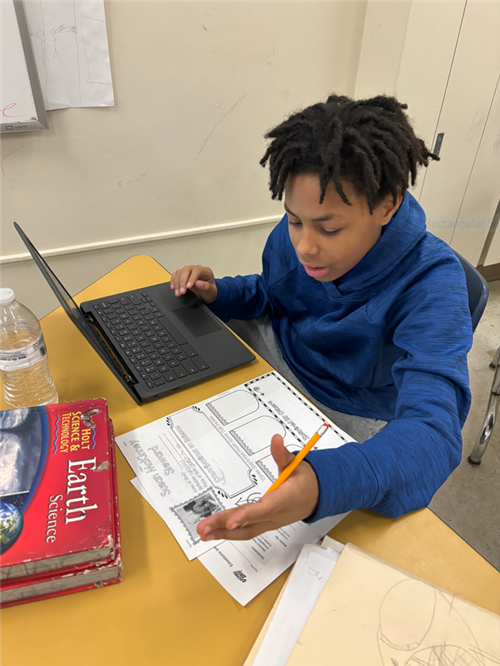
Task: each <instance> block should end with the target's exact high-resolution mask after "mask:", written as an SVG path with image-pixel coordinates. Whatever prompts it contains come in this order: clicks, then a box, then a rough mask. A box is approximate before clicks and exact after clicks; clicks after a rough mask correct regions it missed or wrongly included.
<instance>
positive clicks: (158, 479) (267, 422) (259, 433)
mask: <svg viewBox="0 0 500 666" xmlns="http://www.w3.org/2000/svg"><path fill="white" fill-rule="evenodd" d="M324 421H325V417H324V415H323V414H321V413H320V412H318V411H317V410H316V408H315V407H314V406H313V405H312V404H311V403H310V402H308V401H307V400H305V398H303V397H302V396H301V395H300V394H299V393H297V391H295V389H294V388H293V387H292V386H291V385H290V384H289V383H288V382H286V381H285V380H284V379H283V378H282V377H281V376H280V375H278V374H277V373H275V372H270V373H268V374H266V375H263V376H262V377H258V378H257V379H254V380H252V381H250V382H247V383H246V384H242V385H241V386H238V387H236V388H234V389H231V390H230V391H226V392H225V393H223V394H220V395H218V396H215V397H213V398H210V399H208V400H205V401H204V402H200V403H198V404H197V405H193V406H192V407H189V408H188V409H184V410H181V411H179V412H176V413H175V414H171V415H169V416H167V417H165V418H162V419H158V420H157V421H154V422H153V423H150V424H148V425H146V426H143V427H142V428H139V429H137V430H134V431H131V432H129V433H127V434H125V435H121V436H120V437H117V439H116V442H117V444H118V446H119V447H120V450H121V451H122V453H123V455H124V456H125V458H126V459H127V461H128V462H129V464H130V466H131V467H132V469H133V470H134V472H135V474H136V475H137V477H138V482H139V483H140V484H141V486H142V488H141V487H140V486H139V485H137V484H134V485H135V486H136V487H137V488H138V489H139V490H140V491H141V492H142V493H143V494H144V495H145V496H146V497H147V498H148V500H149V501H150V503H151V504H152V506H153V507H154V508H155V509H156V511H158V513H159V514H160V515H161V517H162V518H163V519H164V520H165V522H166V523H167V525H168V526H169V528H170V529H171V531H172V533H173V534H174V536H175V537H176V539H177V541H178V542H179V544H180V545H181V547H182V548H183V550H184V552H185V553H186V555H187V556H188V558H189V559H193V558H195V557H199V558H200V562H202V563H203V565H204V566H205V567H206V568H207V569H208V570H209V571H210V572H211V573H212V575H213V576H214V577H215V578H217V580H218V581H219V582H220V583H221V584H222V585H223V586H224V587H225V589H226V590H227V591H228V592H229V593H230V594H232V595H233V596H234V598H235V599H237V600H238V601H239V602H240V603H241V604H246V603H248V601H250V599H252V598H253V597H254V596H255V595H256V594H258V592H260V591H261V590H262V589H264V588H265V587H266V586H267V585H269V583H271V582H272V581H273V580H274V579H275V578H276V577H277V576H279V575H280V574H281V573H282V572H283V571H285V569H286V568H287V567H289V566H290V565H291V564H292V563H293V562H294V561H295V559H296V558H297V556H298V554H299V552H300V550H301V548H302V546H303V544H304V543H314V542H316V541H318V539H319V538H321V537H322V536H323V535H324V534H325V533H326V532H328V531H329V530H330V529H331V528H332V527H333V526H334V525H336V524H337V523H338V522H339V521H340V520H341V519H342V518H343V515H341V516H334V517H330V518H325V519H324V520H322V521H318V522H316V523H314V524H312V525H308V524H306V523H302V522H299V523H295V524H293V525H289V526H287V527H285V528H281V529H279V530H276V531H273V532H268V533H266V534H263V535H262V536H260V537H257V538H256V539H252V540H250V541H245V542H229V541H228V542H220V541H219V542H214V541H209V542H206V543H204V542H202V541H201V540H200V538H199V536H198V534H197V532H196V526H197V524H198V523H199V522H200V520H202V519H203V518H205V517H207V516H209V515H211V514H213V513H215V512H217V511H221V510H224V509H229V508H231V507H234V506H237V505H238V504H243V503H245V502H256V501H258V500H259V499H260V497H262V495H263V494H264V493H265V491H266V490H267V489H268V488H269V486H270V485H271V483H272V482H273V481H274V479H275V478H276V476H277V473H278V470H277V467H276V465H275V463H274V461H273V459H272V456H271V454H270V452H269V444H270V440H271V437H272V435H273V434H275V433H276V432H278V433H281V434H282V435H283V437H284V440H285V445H286V446H287V448H288V449H289V450H290V451H299V450H300V449H301V448H302V446H303V445H304V444H305V443H306V442H307V441H308V440H309V438H310V436H311V435H312V434H313V433H314V432H316V430H317V429H318V428H319V426H320V425H321V424H322V423H323V422H324ZM346 441H349V438H348V436H347V435H346V434H345V433H344V432H342V431H341V430H339V429H337V428H336V427H335V426H334V425H333V424H331V428H330V429H329V430H328V431H327V432H326V433H325V435H324V436H323V437H322V438H321V439H320V440H319V442H318V443H317V444H316V446H315V448H316V449H319V448H336V447H338V446H341V445H342V444H344V443H345V442H346Z"/></svg>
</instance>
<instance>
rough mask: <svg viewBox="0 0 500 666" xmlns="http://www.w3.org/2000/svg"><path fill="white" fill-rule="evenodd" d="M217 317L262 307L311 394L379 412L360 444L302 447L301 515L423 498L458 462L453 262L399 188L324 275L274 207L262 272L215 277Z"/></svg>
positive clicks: (461, 371) (389, 508)
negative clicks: (369, 240)
mask: <svg viewBox="0 0 500 666" xmlns="http://www.w3.org/2000/svg"><path fill="white" fill-rule="evenodd" d="M217 287H218V291H219V293H218V297H217V300H216V301H215V303H213V304H212V305H211V309H212V310H213V312H214V313H215V314H217V315H218V316H219V317H220V318H221V319H223V320H224V321H227V320H229V319H231V318H235V319H255V318H258V317H261V316H263V315H264V314H267V313H269V314H270V315H271V322H272V327H273V330H274V333H275V335H276V338H277V340H278V342H279V344H280V346H281V351H282V353H283V357H284V359H285V360H286V362H287V363H288V365H289V366H290V368H291V369H292V371H293V372H294V373H295V375H296V376H297V377H298V378H299V379H300V381H301V382H302V383H303V384H304V386H305V387H306V388H307V389H308V390H309V391H310V392H311V394H312V395H313V396H314V397H315V398H317V399H318V400H320V401H321V402H322V403H324V404H325V405H328V406H329V407H331V408H333V409H335V410H337V411H339V412H344V413H347V414H357V415H359V416H367V417H373V418H379V419H384V420H387V421H389V423H388V424H387V426H386V427H385V428H384V429H383V430H382V431H381V432H379V433H378V434H377V435H375V436H374V437H372V438H371V439H369V440H367V441H366V442H364V443H363V444H359V443H356V442H353V443H349V444H345V445H344V446H342V447H340V448H338V449H334V450H326V451H314V452H312V453H310V454H309V455H308V456H307V460H308V461H309V463H310V464H311V465H312V467H313V469H314V471H315V473H316V476H317V477H318V482H319V489H320V494H319V503H318V506H317V509H316V511H315V513H314V514H313V516H311V517H310V519H309V520H311V521H313V520H319V519H320V518H323V517H325V516H329V515H335V514H338V513H343V512H345V511H349V510H352V509H362V508H369V509H373V510H374V511H378V512H380V513H384V514H386V515H388V516H391V517H397V516H400V515H402V514H404V513H407V512H408V511H413V510H415V509H419V508H422V507H424V506H427V504H428V503H429V502H430V500H431V498H432V496H433V495H434V493H435V492H436V490H437V489H438V488H439V487H440V486H441V484H442V483H443V482H444V481H445V480H446V478H447V477H448V476H449V474H450V473H451V472H452V471H453V470H454V469H455V467H456V466H457V465H458V464H459V462H460V460H461V450H462V436H461V429H462V426H463V424H464V422H465V419H466V417H467V413H468V411H469V407H470V391H469V387H468V371H467V352H468V350H469V349H470V347H471V344H472V325H471V318H470V313H469V308H468V297H467V287H466V282H465V275H464V272H463V269H462V267H461V265H460V263H459V261H458V259H457V258H456V256H455V255H454V253H453V251H452V250H451V249H450V248H449V247H448V245H446V243H444V242H443V241H441V240H439V239H438V238H436V237H435V236H433V235H432V234H431V233H429V232H428V231H427V230H426V226H425V213H424V211H423V210H422V208H421V207H420V205H419V204H418V202H417V201H416V200H415V198H414V197H413V196H412V195H411V194H410V193H409V192H407V193H406V194H405V196H404V198H403V201H402V203H401V206H400V207H399V209H398V211H397V213H396V214H395V215H394V216H393V217H392V219H391V221H390V222H389V224H388V225H386V227H385V229H384V232H383V234H382V235H381V237H380V238H379V240H378V241H377V243H376V244H375V245H374V247H373V248H372V249H371V250H370V251H369V252H368V253H367V254H366V255H365V256H364V257H363V259H361V261H360V262H359V263H358V264H356V266H354V268H352V269H351V270H350V271H348V272H347V273H346V274H345V275H343V276H342V277H341V278H339V279H338V280H335V282H326V283H325V282H319V281H317V280H315V279H314V278H312V277H309V276H308V275H307V274H306V272H305V270H304V268H303V266H302V265H301V264H300V263H299V261H298V259H297V255H296V253H295V250H294V248H293V246H292V243H291V242H290V238H289V235H288V219H287V216H286V215H285V216H284V217H283V219H282V220H281V222H280V223H279V224H278V225H277V226H276V227H275V228H274V229H273V231H272V232H271V234H270V236H269V238H268V241H267V244H266V247H265V249H264V254H263V272H262V275H249V276H246V277H241V276H238V277H235V278H230V277H226V278H223V279H221V280H217Z"/></svg>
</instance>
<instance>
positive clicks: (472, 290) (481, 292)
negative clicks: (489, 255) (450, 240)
mask: <svg viewBox="0 0 500 666" xmlns="http://www.w3.org/2000/svg"><path fill="white" fill-rule="evenodd" d="M453 251H454V250H453ZM454 252H455V251H454ZM455 254H456V255H457V258H458V260H459V261H460V263H461V264H462V268H463V269H464V273H465V280H466V282H467V292H468V294H469V310H470V316H471V319H472V330H473V331H475V330H476V328H477V325H478V324H479V320H480V319H481V317H482V316H483V312H484V308H485V307H486V303H487V302H488V296H489V293H490V290H489V289H488V283H487V282H486V280H485V279H484V277H483V276H482V275H481V273H480V272H479V271H478V270H476V269H475V268H474V266H473V265H472V264H470V263H469V262H468V261H467V259H464V258H463V257H462V256H461V255H460V254H458V252H455Z"/></svg>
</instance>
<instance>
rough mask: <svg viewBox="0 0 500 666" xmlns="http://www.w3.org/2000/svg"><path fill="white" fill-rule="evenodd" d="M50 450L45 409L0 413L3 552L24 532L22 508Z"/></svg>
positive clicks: (0, 547) (0, 548)
mask: <svg viewBox="0 0 500 666" xmlns="http://www.w3.org/2000/svg"><path fill="white" fill-rule="evenodd" d="M47 450H48V427H47V414H46V412H45V410H44V409H43V408H37V407H32V408H30V409H18V410H11V411H6V412H0V452H1V462H0V497H1V499H0V553H5V552H6V551H7V550H8V549H9V548H10V547H11V546H12V545H13V544H14V543H15V542H16V541H17V539H18V538H19V536H20V534H21V532H22V529H23V509H24V507H25V506H27V504H28V503H29V501H30V499H31V496H32V494H33V493H32V492H30V491H32V490H34V489H35V488H36V485H37V481H38V479H39V476H40V474H37V472H41V470H42V469H43V466H44V461H45V458H46V456H47Z"/></svg>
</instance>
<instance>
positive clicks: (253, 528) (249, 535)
mask: <svg viewBox="0 0 500 666" xmlns="http://www.w3.org/2000/svg"><path fill="white" fill-rule="evenodd" d="M275 529H276V524H275V523H271V522H265V523H255V524H254V525H246V526H245V527H242V528H241V529H234V530H228V529H218V530H214V531H213V532H209V534H208V535H207V536H210V539H204V540H210V541H212V540H215V539H230V540H231V541H248V540H249V539H253V538H255V537H256V536H259V534H264V532H269V531H271V530H275Z"/></svg>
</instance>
